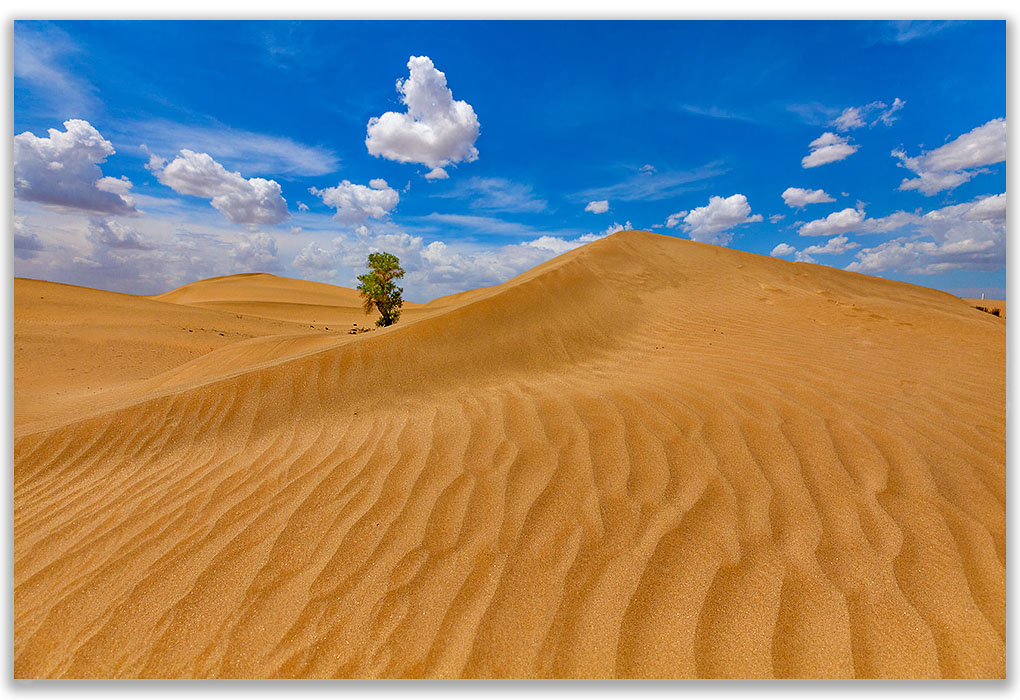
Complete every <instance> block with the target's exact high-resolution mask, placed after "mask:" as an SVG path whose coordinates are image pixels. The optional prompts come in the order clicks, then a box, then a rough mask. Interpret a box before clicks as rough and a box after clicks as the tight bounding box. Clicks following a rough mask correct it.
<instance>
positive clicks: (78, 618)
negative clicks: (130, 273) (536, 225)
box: [14, 232, 1006, 677]
mask: <svg viewBox="0 0 1020 700" xmlns="http://www.w3.org/2000/svg"><path fill="white" fill-rule="evenodd" d="M250 284H252V285H254V286H255V287H257V289H255V290H254V291H250V290H249V291H245V288H246V287H247V286H249V285H250ZM311 284H313V283H303V282H295V281H289V280H282V279H281V278H272V279H270V280H267V279H262V280H261V281H260V280H258V279H255V278H253V279H247V280H246V279H245V278H237V277H235V278H221V280H210V281H207V282H204V283H197V284H195V285H189V286H188V287H186V288H182V290H176V291H175V292H171V293H169V294H167V295H161V296H160V297H155V298H151V299H147V298H135V297H126V296H124V295H111V294H108V293H105V292H96V291H93V290H84V289H78V288H69V287H62V286H58V285H48V284H47V283H40V282H32V281H27V280H24V281H21V280H19V281H17V282H16V286H15V448H14V450H15V477H14V480H15V485H14V658H15V660H14V670H15V675H16V676H17V677H97V676H98V677H108V676H109V677H138V676H141V677H182V676H183V677H251V676H255V677H334V676H341V677H379V676H386V677H405V676H412V677H422V676H424V677H494V676H499V677H507V676H509V677H517V676H524V677H535V676H537V677H548V676H559V677H564V676H565V677H612V676H628V677H634V676H637V677H645V676H650V677H773V676H782V677H888V676H893V677H938V676H943V677H989V676H990V677H1003V676H1004V675H1005V665H1006V662H1005V639H1006V588H1005V556H1006V541H1005V537H1006V534H1005V526H1006V510H1005V480H1006V473H1005V457H1006V442H1005V405H1006V401H1005V398H1006V394H1005V331H1006V324H1005V320H1004V319H1001V318H996V317H994V316H991V315H990V314H986V313H983V312H980V311H977V310H976V309H974V308H972V306H971V305H969V304H968V303H967V302H965V301H963V300H961V299H958V298H956V297H953V296H950V295H948V294H945V293H942V292H937V291H934V290H930V289H925V288H921V287H915V286H911V285H907V284H902V283H897V282H891V281H887V280H883V279H878V278H873V277H867V276H862V275H857V274H854V273H848V272H844V271H840V270H835V269H831V268H826V267H820V266H815V265H806V264H800V263H791V262H786V261H783V260H778V259H774V258H767V257H762V256H758V255H753V254H749V253H743V252H740V251H735V250H729V249H725V248H718V247H714V246H708V245H703V244H699V243H694V242H690V241H682V240H678V239H675V238H671V237H666V236H658V235H654V234H650V233H644V232H621V233H617V234H614V235H613V236H610V237H608V238H606V239H603V240H600V241H597V242H595V243H592V244H589V245H587V246H585V247H583V248H580V249H577V250H575V251H572V252H570V253H567V254H566V255H563V256H561V257H559V258H557V259H555V260H553V261H550V262H548V263H546V264H544V265H541V266H539V267H538V268H535V269H534V270H531V271H530V272H528V273H525V274H524V275H521V276H520V277H517V278H515V279H514V280H511V281H509V282H507V283H505V284H503V285H499V286H497V287H493V288H490V289H486V290H476V291H475V292H472V293H466V294H462V295H454V296H453V297H448V298H445V299H443V300H437V301H436V302H433V303H431V304H426V305H422V306H420V307H411V308H409V312H408V313H406V314H405V317H404V318H403V319H402V320H401V322H400V323H399V324H397V325H396V326H393V327H391V328H387V329H380V330H376V331H373V332H372V333H365V334H362V335H356V336H354V335H347V334H346V332H343V330H345V329H342V331H341V332H335V331H330V332H325V331H324V330H322V329H320V328H318V324H314V325H316V326H317V327H316V328H315V329H312V328H310V327H309V326H310V325H312V324H310V323H309V317H308V316H306V315H302V314H304V313H305V311H307V309H305V308H304V307H305V306H313V307H317V308H316V310H315V311H314V312H315V313H320V311H319V310H318V307H322V308H323V309H325V308H329V309H334V311H332V312H331V313H335V314H337V316H335V318H341V316H340V313H341V312H340V311H336V309H341V308H354V307H356V306H357V299H356V297H352V296H350V295H347V294H346V292H345V291H332V290H329V289H321V288H319V287H314V288H312V287H306V286H305V285H311ZM327 287H328V286H327ZM270 288H275V289H276V290H277V291H274V292H273V293H271V294H270V293H267V290H269V289H270ZM58 291H59V294H60V295H63V296H60V298H59V300H56V299H55V300H52V301H51V300H50V299H49V298H43V299H38V300H37V299H36V297H37V296H42V297H47V295H48V294H50V293H53V294H57V292H58ZM346 291H350V290H346ZM36 302H38V303H36ZM238 304H241V305H240V306H239V305H238ZM279 305H288V306H287V307H286V309H287V310H286V311H285V312H279V313H278V306H279ZM256 311H260V312H261V313H255V312H256ZM321 313H323V314H325V313H326V312H325V311H322V312H321ZM175 314H181V315H180V316H176V315H175ZM291 314H293V315H291ZM316 318H319V316H316ZM321 318H323V319H325V318H327V316H325V315H323V316H322V317H321ZM330 318H333V317H330ZM361 318H362V319H364V318H365V317H364V316H361ZM171 321H172V323H171ZM363 322H364V321H359V323H363ZM320 323H322V321H320ZM230 324H233V325H230ZM195 326H199V327H202V328H206V327H208V328H213V329H214V333H215V335H213V334H209V333H206V335H203V336H200V338H201V342H199V338H198V337H195V336H196V333H188V332H186V330H185V331H181V330H179V329H180V328H194V327H195ZM330 327H331V328H333V326H330ZM216 329H218V330H216ZM221 332H222V333H224V335H223V336H220V335H218V334H219V333H221ZM228 333H230V334H232V335H228ZM217 338H218V339H219V340H218V341H217V340H216V339H217ZM81 346H84V347H81ZM116 352H120V353H121V357H116V356H114V355H115V353H116ZM50 367H52V368H53V373H52V374H49V373H48V372H49V368H50ZM72 367H73V371H72ZM78 368H88V371H89V372H90V376H95V377H97V378H98V379H97V380H96V382H95V385H92V384H83V380H82V379H80V378H77V377H78V374H77V373H78V372H79V369H78ZM81 371H85V370H84V369H82V370H81ZM61 382H67V383H68V386H69V387H70V388H69V390H68V391H70V393H71V394H72V399H73V400H69V401H68V402H66V403H65V402H64V393H63V392H61V393H60V394H59V396H58V395H57V393H56V392H57V391H58V389H59V387H60V386H61ZM83 386H84V387H85V388H83ZM85 392H92V393H89V394H87V395H86V394H85ZM82 396H85V398H82Z"/></svg>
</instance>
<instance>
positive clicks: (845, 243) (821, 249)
mask: <svg viewBox="0 0 1020 700" xmlns="http://www.w3.org/2000/svg"><path fill="white" fill-rule="evenodd" d="M854 248H860V244H858V243H852V242H850V239H849V238H847V237H846V236H836V237H835V238H830V239H829V240H828V241H826V243H825V244H824V245H821V244H819V245H812V246H808V247H807V248H805V249H804V250H802V251H800V252H799V253H797V260H799V261H801V262H812V260H811V256H812V255H839V254H841V253H846V252H847V251H851V250H853V249H854Z"/></svg>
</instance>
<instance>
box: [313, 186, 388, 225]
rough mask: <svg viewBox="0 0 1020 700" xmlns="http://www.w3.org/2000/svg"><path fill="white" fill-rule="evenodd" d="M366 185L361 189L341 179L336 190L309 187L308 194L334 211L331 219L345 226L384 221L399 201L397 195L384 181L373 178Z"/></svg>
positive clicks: (332, 188)
mask: <svg viewBox="0 0 1020 700" xmlns="http://www.w3.org/2000/svg"><path fill="white" fill-rule="evenodd" d="M368 184H369V186H368V187H365V186H364V185H355V184H354V183H352V182H350V181H349V180H344V181H343V182H341V183H340V184H339V185H337V186H336V187H327V188H326V189H324V190H320V189H318V188H316V187H311V188H309V190H308V191H309V192H311V193H312V194H314V195H315V196H316V197H318V198H320V199H321V200H322V201H323V203H324V204H326V205H327V206H330V207H333V208H334V209H336V215H335V216H334V217H333V218H334V219H337V220H338V221H342V222H344V223H346V224H360V223H364V222H365V221H367V220H368V219H384V218H386V217H387V216H389V213H390V212H391V211H393V208H394V207H396V206H397V202H399V201H400V195H399V194H397V191H396V190H395V189H393V188H392V187H390V186H389V185H388V184H386V181H385V180H383V179H381V178H376V179H374V180H370V181H369V183H368Z"/></svg>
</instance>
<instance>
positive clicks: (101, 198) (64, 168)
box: [14, 119, 135, 214]
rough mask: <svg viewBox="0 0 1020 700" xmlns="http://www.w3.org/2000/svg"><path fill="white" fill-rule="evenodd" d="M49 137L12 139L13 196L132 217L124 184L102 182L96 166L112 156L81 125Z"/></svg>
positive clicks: (108, 146)
mask: <svg viewBox="0 0 1020 700" xmlns="http://www.w3.org/2000/svg"><path fill="white" fill-rule="evenodd" d="M64 129H65V130H64V131H59V130H57V129H50V130H49V136H48V137H41V138H40V137H38V136H36V135H35V134H33V133H31V132H29V131H26V132H24V133H21V134H18V135H17V136H15V137H14V196H15V197H17V198H18V199H22V200H25V201H29V202H40V203H42V204H50V205H54V206H60V207H69V208H72V209H83V210H85V211H92V212H98V213H102V214H133V213H135V207H134V204H133V202H132V201H131V198H130V197H129V196H127V191H128V189H130V187H131V183H130V182H128V181H126V180H117V179H115V178H109V177H103V172H102V170H101V169H100V168H99V164H100V163H104V162H106V159H107V158H108V157H110V156H112V155H113V154H114V153H116V151H115V150H114V148H113V144H112V143H110V142H109V141H107V140H106V139H104V138H103V136H102V135H101V134H100V133H99V132H98V131H97V130H96V128H95V127H93V126H92V125H91V124H89V123H88V122H87V121H84V120H82V119H68V120H67V121H65V122H64Z"/></svg>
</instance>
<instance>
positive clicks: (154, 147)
mask: <svg viewBox="0 0 1020 700" xmlns="http://www.w3.org/2000/svg"><path fill="white" fill-rule="evenodd" d="M114 134H115V135H116V136H117V137H118V142H119V143H135V144H143V145H142V146H140V148H141V150H143V151H153V152H156V153H177V152H179V151H181V150H182V149H185V148H187V149H189V150H191V151H195V152H198V153H209V154H210V155H212V156H213V157H214V158H215V159H216V161H217V162H219V163H224V164H225V167H228V168H231V169H236V170H241V171H244V172H246V173H259V174H262V175H267V174H271V175H275V176H276V177H282V176H299V177H314V176H320V175H327V174H329V173H333V172H336V171H337V169H338V168H339V167H340V159H339V158H337V156H336V154H335V153H333V151H331V150H330V149H328V148H324V147H322V146H309V145H307V144H303V143H298V142H297V141H294V140H293V139H290V138H287V137H285V136H274V135H271V134H262V133H258V132H255V131H245V130H243V129H234V128H231V127H229V126H227V125H225V124H221V123H219V122H217V121H215V120H208V121H206V123H200V124H180V123H178V122H174V121H170V120H168V119H152V120H148V121H132V122H126V123H122V124H120V125H119V126H118V128H117V129H116V131H115V132H114Z"/></svg>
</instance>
